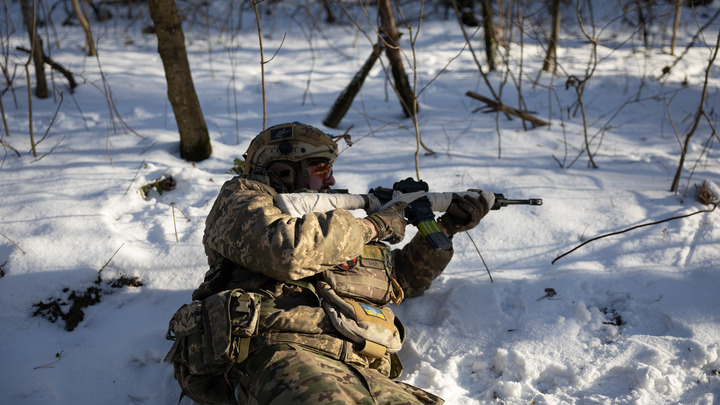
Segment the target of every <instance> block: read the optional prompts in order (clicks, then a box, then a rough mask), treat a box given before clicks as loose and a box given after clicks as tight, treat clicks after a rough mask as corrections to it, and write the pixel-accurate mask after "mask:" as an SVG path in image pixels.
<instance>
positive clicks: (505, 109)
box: [465, 91, 550, 127]
mask: <svg viewBox="0 0 720 405" xmlns="http://www.w3.org/2000/svg"><path fill="white" fill-rule="evenodd" d="M465 95H466V96H468V97H471V98H474V99H476V100H479V101H482V102H483V103H485V104H487V105H488V107H490V111H499V112H502V113H505V114H508V115H514V116H516V117H518V118H522V119H523V120H525V121H530V122H531V123H532V124H533V126H535V127H540V126H545V125H550V124H549V123H548V122H547V121H545V120H541V119H540V118H537V117H535V116H533V115H531V114H529V113H527V112H525V111H520V110H516V109H514V108H512V107H509V106H506V105H505V104H502V103H498V102H496V101H493V100H491V99H489V98H487V97H484V96H481V95H480V94H477V93H475V92H472V91H468V92H467V93H465Z"/></svg>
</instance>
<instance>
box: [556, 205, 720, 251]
mask: <svg viewBox="0 0 720 405" xmlns="http://www.w3.org/2000/svg"><path fill="white" fill-rule="evenodd" d="M719 204H720V201H718V202H716V203H715V205H714V206H713V207H712V209H706V210H700V211H696V212H693V213H690V214H687V215H678V216H675V217H671V218H667V219H663V220H660V221H655V222H650V223H647V224H640V225H636V226H633V227H630V228H627V229H625V230H622V231H618V232H611V233H606V234H604V235H600V236H596V237H594V238H592V239H588V240H586V241H585V242H583V243H581V244H579V245H577V246H576V247H574V248H572V249H571V250H569V251H567V252H565V253H563V254H561V255H560V256H558V257H556V258H555V260H553V261H552V264H555V262H556V261H558V260H560V258H562V257H565V256H567V255H569V254H570V253H572V252H574V251H576V250H578V249H580V248H581V247H583V246H585V245H587V244H588V243H590V242H593V241H596V240H598V239H602V238H605V237H608V236H613V235H619V234H621V233H625V232H629V231H632V230H634V229H638V228H642V227H646V226H650V225H657V224H661V223H663V222H668V221H673V220H675V219H680V218H687V217H691V216H693V215H697V214H702V213H705V212H713V211H715V208H717V207H718V205H719Z"/></svg>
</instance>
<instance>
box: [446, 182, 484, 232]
mask: <svg viewBox="0 0 720 405" xmlns="http://www.w3.org/2000/svg"><path fill="white" fill-rule="evenodd" d="M473 191H477V192H478V193H479V194H480V196H479V198H473V197H471V196H469V195H466V196H464V197H461V196H459V195H457V194H455V195H453V199H452V202H451V203H450V206H449V207H448V209H447V211H445V213H444V214H443V215H442V216H441V217H440V219H439V221H438V222H440V224H442V226H443V227H444V228H445V231H446V233H447V234H448V235H454V234H456V233H458V232H463V231H467V230H470V229H472V228H474V227H476V226H477V224H478V223H480V220H481V219H482V218H483V217H484V216H485V215H487V213H488V212H490V208H492V206H493V204H495V196H494V195H493V194H492V193H488V192H487V191H480V190H473Z"/></svg>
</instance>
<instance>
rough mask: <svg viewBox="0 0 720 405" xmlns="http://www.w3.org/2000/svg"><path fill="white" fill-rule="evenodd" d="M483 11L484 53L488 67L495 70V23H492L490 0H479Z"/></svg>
mask: <svg viewBox="0 0 720 405" xmlns="http://www.w3.org/2000/svg"><path fill="white" fill-rule="evenodd" d="M480 4H481V5H482V12H483V28H484V30H485V55H486V57H487V61H488V69H490V70H495V67H496V62H495V48H497V38H496V37H495V24H494V23H493V12H492V4H490V0H481V1H480Z"/></svg>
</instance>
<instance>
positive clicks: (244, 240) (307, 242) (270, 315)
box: [193, 176, 453, 404]
mask: <svg viewBox="0 0 720 405" xmlns="http://www.w3.org/2000/svg"><path fill="white" fill-rule="evenodd" d="M276 195H277V194H276V192H275V191H274V190H273V189H272V188H271V187H270V186H267V185H265V184H262V183H259V182H257V181H253V180H249V179H248V178H245V177H243V176H239V177H236V178H234V179H232V180H230V181H228V182H226V183H225V184H224V185H223V187H222V189H221V191H220V194H219V195H218V198H217V200H216V201H215V203H214V205H213V208H212V210H211V212H210V213H209V215H208V218H207V221H206V228H205V234H204V237H203V244H204V245H205V251H206V254H207V256H208V262H209V264H210V271H208V273H207V274H206V278H205V282H204V283H203V285H201V286H200V288H199V289H198V290H196V291H195V293H193V298H199V297H205V296H208V295H209V294H212V293H215V292H218V291H219V290H218V289H233V288H243V289H245V290H247V291H249V290H255V291H263V293H265V294H267V295H268V296H270V297H272V298H273V299H272V300H269V301H267V303H268V304H267V305H266V302H265V301H263V304H262V305H261V315H260V319H259V325H258V333H257V336H254V337H253V338H252V339H251V342H250V352H251V353H253V352H254V351H257V350H259V349H262V348H265V347H268V346H270V345H276V344H280V343H282V344H291V345H293V346H294V347H301V348H303V350H296V351H289V352H286V351H283V352H278V353H276V354H275V355H274V356H273V358H272V359H271V360H270V361H269V362H268V363H267V364H266V365H264V366H263V367H261V368H260V370H259V371H258V372H257V373H254V375H253V374H251V377H252V378H253V381H254V383H253V384H254V385H252V386H249V387H248V389H249V392H250V394H251V396H252V395H255V396H256V399H257V401H258V402H255V403H263V404H265V403H278V404H279V403H283V404H286V403H315V402H314V401H315V400H317V403H325V402H321V400H326V399H332V401H327V403H394V404H395V403H408V404H418V403H435V404H437V403H441V400H439V399H438V398H436V397H434V396H432V395H430V394H427V393H425V392H424V391H422V390H420V389H416V388H414V387H410V386H406V385H403V384H400V383H396V382H393V381H392V380H390V379H388V377H390V378H396V377H398V375H399V373H400V372H401V370H402V366H401V364H400V363H399V360H398V359H397V356H396V355H393V356H394V357H393V356H391V355H390V354H386V355H385V356H383V357H382V358H380V359H375V358H372V357H367V356H365V355H363V354H361V353H360V351H361V349H362V347H359V345H358V344H356V343H353V342H352V341H350V340H349V339H348V338H345V337H343V336H342V335H341V334H340V333H338V331H337V330H336V329H335V328H334V327H333V324H332V322H331V321H330V320H329V318H328V316H327V314H326V312H325V311H324V310H323V308H322V307H321V306H320V304H319V300H318V297H317V293H316V292H315V288H314V285H316V281H317V280H318V278H320V277H321V276H322V275H323V274H326V273H324V272H326V271H331V270H334V271H335V273H336V274H338V271H339V269H341V268H342V267H338V266H342V265H347V264H348V262H353V261H356V260H357V261H359V262H361V263H365V265H366V266H367V268H368V269H369V268H372V267H375V270H377V271H376V272H374V273H372V274H373V275H374V276H380V273H381V272H382V273H384V274H383V275H382V277H383V280H381V282H382V283H386V282H387V281H386V280H385V278H386V277H387V273H388V272H389V273H390V274H391V276H392V277H394V278H395V279H397V281H398V282H399V284H400V285H401V286H402V288H403V289H405V295H406V296H416V295H420V294H422V292H423V291H425V290H426V289H427V288H429V286H430V284H431V283H432V281H433V280H434V279H435V278H437V277H438V276H439V275H440V273H441V272H442V270H443V269H444V268H445V266H446V265H447V264H448V263H449V261H450V259H451V258H452V255H453V252H452V249H451V250H448V251H443V252H436V251H434V250H433V249H432V248H431V247H430V246H429V245H428V244H427V242H426V241H425V240H424V239H423V238H422V236H420V235H419V234H418V235H417V236H416V237H415V238H413V240H412V241H410V242H409V243H408V244H407V245H405V247H403V248H402V249H395V250H392V251H391V252H390V250H389V248H387V245H384V244H377V245H376V246H382V249H381V252H382V251H385V252H386V253H384V254H382V253H381V254H380V255H377V252H376V253H375V254H370V255H369V254H365V255H364V254H363V253H364V252H365V251H366V249H365V245H366V244H367V243H369V242H370V239H371V230H369V229H368V226H367V225H366V221H364V220H363V219H360V218H356V217H355V216H353V215H352V214H351V213H350V212H349V211H347V210H344V209H337V210H333V211H329V212H327V213H314V214H307V215H304V216H303V217H302V218H293V217H290V216H289V215H287V214H284V213H282V212H281V211H280V210H279V209H278V208H277V207H276V206H274V203H273V202H274V197H275V196H276ZM362 256H366V257H365V258H363V257H362ZM371 256H372V257H371ZM379 256H382V261H384V262H385V263H384V264H383V266H382V267H384V268H383V269H382V270H380V269H379V267H380V265H379V261H378V260H379ZM373 260H375V261H373ZM364 275H369V273H366V274H364ZM316 276H317V277H316ZM340 284H345V285H346V286H347V285H348V283H347V280H342V281H341V282H340ZM356 288H357V287H350V288H349V290H348V291H350V290H353V289H356ZM376 288H377V287H376ZM383 288H386V287H383ZM355 292H357V291H355ZM383 299H384V298H383ZM269 303H272V304H269ZM381 305H382V304H381ZM309 351H311V352H312V353H310V352H309ZM261 352H262V351H261ZM251 358H252V354H251ZM243 364H245V363H243ZM241 366H242V365H241ZM243 386H244V387H246V386H247V385H243ZM363 387H364V388H363ZM368 387H369V391H370V393H368ZM370 394H372V395H370ZM258 395H262V397H258ZM308 395H310V396H309V397H308ZM313 395H314V396H313ZM336 395H345V396H347V397H342V396H340V397H338V399H335V396H336ZM303 398H305V399H303ZM307 398H310V399H307ZM371 398H374V400H375V401H377V402H367V401H368V400H371ZM273 401H275V402H273ZM287 401H290V402H287ZM292 401H295V402H292ZM344 401H347V402H344ZM250 403H253V402H250Z"/></svg>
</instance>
